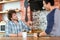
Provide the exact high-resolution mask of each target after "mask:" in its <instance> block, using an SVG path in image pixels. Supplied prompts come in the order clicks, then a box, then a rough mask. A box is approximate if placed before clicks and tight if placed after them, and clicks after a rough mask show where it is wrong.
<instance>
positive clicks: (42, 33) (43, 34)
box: [39, 31, 47, 36]
mask: <svg viewBox="0 0 60 40" xmlns="http://www.w3.org/2000/svg"><path fill="white" fill-rule="evenodd" d="M39 36H47V34H46V33H45V31H43V32H41V33H40V34H39Z"/></svg>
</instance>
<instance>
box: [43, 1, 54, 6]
mask: <svg viewBox="0 0 60 40" xmlns="http://www.w3.org/2000/svg"><path fill="white" fill-rule="evenodd" d="M44 1H45V3H46V4H48V3H50V4H51V6H54V0H44Z"/></svg>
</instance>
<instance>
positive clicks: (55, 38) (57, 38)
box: [0, 37, 60, 40]
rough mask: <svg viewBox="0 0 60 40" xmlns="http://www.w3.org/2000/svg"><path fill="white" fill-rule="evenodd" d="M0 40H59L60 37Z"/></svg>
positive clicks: (0, 39) (2, 38) (8, 38)
mask: <svg viewBox="0 0 60 40" xmlns="http://www.w3.org/2000/svg"><path fill="white" fill-rule="evenodd" d="M0 40H60V37H37V38H36V37H27V38H22V37H0Z"/></svg>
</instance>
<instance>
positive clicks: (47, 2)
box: [35, 0, 60, 37]
mask: <svg viewBox="0 0 60 40" xmlns="http://www.w3.org/2000/svg"><path fill="white" fill-rule="evenodd" d="M43 4H44V7H45V9H46V10H50V11H51V12H50V13H49V14H48V15H47V23H48V24H47V28H46V30H45V31H43V32H41V33H40V34H38V36H47V35H50V36H60V33H59V32H60V29H59V28H60V21H59V20H60V18H59V17H58V16H59V15H56V14H58V13H55V11H56V8H55V7H54V0H44V1H43ZM57 19H58V20H57ZM36 35H37V34H36ZM36 35H35V36H36ZM36 37H37V36H36Z"/></svg>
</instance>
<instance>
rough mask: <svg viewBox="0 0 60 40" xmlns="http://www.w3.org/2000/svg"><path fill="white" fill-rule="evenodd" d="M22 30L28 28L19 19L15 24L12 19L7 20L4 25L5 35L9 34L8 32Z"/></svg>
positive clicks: (12, 32) (16, 32)
mask: <svg viewBox="0 0 60 40" xmlns="http://www.w3.org/2000/svg"><path fill="white" fill-rule="evenodd" d="M23 30H26V31H29V30H30V28H29V27H27V26H26V25H25V24H24V23H23V22H22V21H21V20H20V21H18V24H15V23H14V22H12V21H8V22H7V24H6V26H5V32H6V35H8V36H9V34H18V33H19V32H22V31H23Z"/></svg>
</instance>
